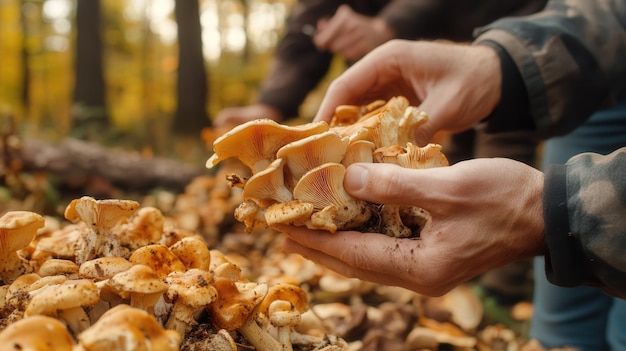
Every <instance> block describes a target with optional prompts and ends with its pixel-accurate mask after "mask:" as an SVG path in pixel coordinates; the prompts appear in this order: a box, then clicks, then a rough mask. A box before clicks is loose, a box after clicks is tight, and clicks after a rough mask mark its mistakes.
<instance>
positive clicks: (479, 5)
mask: <svg viewBox="0 0 626 351" xmlns="http://www.w3.org/2000/svg"><path fill="white" fill-rule="evenodd" d="M545 3H546V0H505V1H503V0H396V1H389V0H387V1H383V0H369V1H335V0H302V1H299V2H298V3H297V4H296V5H294V8H293V9H292V13H291V15H290V17H289V20H288V23H287V29H286V34H285V36H284V37H283V38H282V40H281V41H280V43H279V44H278V47H277V49H276V55H275V60H274V62H273V64H272V66H271V68H270V71H269V74H268V76H267V77H266V79H265V81H264V83H263V85H262V87H261V91H260V94H259V102H261V103H265V104H268V105H271V106H274V107H276V108H277V109H278V110H280V111H281V113H282V114H283V116H284V117H285V118H290V117H295V116H297V115H298V108H299V106H300V105H301V104H302V102H303V101H304V99H305V98H306V96H307V94H308V93H309V92H310V91H312V90H313V89H314V88H315V87H316V86H317V84H318V83H319V82H320V81H321V80H322V79H323V78H324V76H325V75H326V73H327V72H328V70H329V67H330V64H331V60H332V57H333V55H332V54H331V53H329V52H320V51H318V50H317V48H316V47H315V45H314V44H313V42H312V39H311V37H310V36H308V35H306V34H304V33H303V28H304V27H305V26H306V25H313V26H314V25H315V24H316V23H317V21H318V19H320V18H325V17H330V16H332V15H333V14H334V13H335V11H336V10H337V8H338V7H339V6H340V5H341V4H348V5H349V6H350V7H351V8H352V9H353V10H354V11H356V12H358V13H361V14H364V15H368V16H378V17H380V18H383V19H385V21H386V22H387V23H388V24H389V26H390V27H391V28H393V29H394V31H395V32H396V36H397V38H400V39H449V40H454V41H470V40H471V39H472V31H473V30H474V29H475V28H476V27H479V26H483V25H486V24H488V23H490V22H492V21H494V20H496V19H498V18H501V17H505V16H517V15H525V14H530V13H534V12H536V11H539V10H541V9H542V8H543V6H544V5H545Z"/></svg>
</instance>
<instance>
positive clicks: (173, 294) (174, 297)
mask: <svg viewBox="0 0 626 351" xmlns="http://www.w3.org/2000/svg"><path fill="white" fill-rule="evenodd" d="M166 282H167V284H168V285H169V287H168V290H167V292H166V295H165V297H166V300H168V301H172V302H173V303H174V307H173V308H172V312H171V314H170V318H169V319H168V320H167V324H166V327H167V329H171V330H175V331H177V332H178V333H179V334H180V335H181V336H183V337H184V336H185V333H186V332H187V330H188V329H189V328H190V327H191V326H193V325H195V324H196V323H197V322H196V320H195V319H194V313H195V312H196V311H198V310H199V309H201V308H204V307H205V306H206V305H208V304H210V303H212V302H213V301H215V299H216V298H217V290H216V289H215V288H214V287H213V285H212V283H213V276H212V275H211V273H209V272H208V271H203V270H201V269H197V268H192V269H190V270H188V271H186V272H184V273H181V272H172V273H170V275H168V276H167V279H166Z"/></svg>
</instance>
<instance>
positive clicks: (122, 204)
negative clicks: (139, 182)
mask: <svg viewBox="0 0 626 351" xmlns="http://www.w3.org/2000/svg"><path fill="white" fill-rule="evenodd" d="M138 208H139V203H138V202H136V201H131V200H117V199H109V200H96V199H94V198H92V197H89V196H83V197H81V198H80V199H74V200H72V202H70V204H69V205H68V206H67V207H66V208H65V218H66V219H67V220H69V221H71V222H74V223H76V222H79V221H82V222H84V223H86V224H87V225H88V226H89V227H90V228H91V232H89V233H88V238H85V239H86V240H85V241H86V246H85V247H84V248H82V250H77V252H76V263H77V264H78V265H80V264H82V263H83V262H85V261H87V260H90V259H93V258H95V257H100V256H121V255H122V252H121V250H120V241H119V237H118V235H117V233H114V232H113V227H115V226H116V225H117V224H119V223H120V222H121V221H124V220H126V219H127V218H129V217H130V216H131V215H132V214H133V213H134V212H135V211H136V210H137V209H138Z"/></svg>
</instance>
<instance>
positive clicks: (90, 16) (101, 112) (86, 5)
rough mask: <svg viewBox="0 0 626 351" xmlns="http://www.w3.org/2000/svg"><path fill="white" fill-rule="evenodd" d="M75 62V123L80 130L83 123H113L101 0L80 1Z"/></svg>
mask: <svg viewBox="0 0 626 351" xmlns="http://www.w3.org/2000/svg"><path fill="white" fill-rule="evenodd" d="M75 62H76V63H75V64H76V86H75V88H74V108H73V116H72V118H73V124H74V127H77V128H79V130H80V129H81V128H82V126H81V125H83V124H91V125H94V124H95V128H100V127H103V126H105V127H108V126H110V123H109V120H108V115H107V111H106V107H105V98H104V97H105V90H104V72H103V64H102V38H101V34H100V0H80V1H77V2H76V61H75ZM87 128H89V127H87ZM81 131H82V130H81ZM97 132H102V130H98V131H97Z"/></svg>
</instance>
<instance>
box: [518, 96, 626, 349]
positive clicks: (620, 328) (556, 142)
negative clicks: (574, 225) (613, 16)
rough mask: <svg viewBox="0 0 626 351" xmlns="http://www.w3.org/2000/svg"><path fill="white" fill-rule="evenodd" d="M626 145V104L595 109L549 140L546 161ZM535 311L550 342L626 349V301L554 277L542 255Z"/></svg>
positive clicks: (540, 335)
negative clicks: (566, 285) (557, 282)
mask: <svg viewBox="0 0 626 351" xmlns="http://www.w3.org/2000/svg"><path fill="white" fill-rule="evenodd" d="M622 146H626V104H621V105H619V106H617V107H615V108H613V109H610V110H604V111H600V112H598V113H596V114H594V115H593V116H592V117H591V119H590V120H589V121H588V122H587V123H586V124H584V125H582V126H580V127H579V128H577V129H576V130H574V131H573V132H572V133H570V134H568V135H566V136H563V137H557V138H553V139H550V140H549V141H547V142H546V144H545V149H544V155H543V162H542V163H543V166H544V167H545V165H547V164H549V163H565V162H566V161H567V160H568V159H569V158H570V157H571V156H573V155H576V154H578V153H581V152H587V151H591V152H598V153H601V154H608V153H610V152H612V151H614V150H615V149H618V148H620V147H622ZM534 273H535V274H534V275H535V287H534V315H533V319H532V322H531V329H530V336H531V337H533V338H536V339H537V340H538V341H539V342H540V343H541V344H542V345H544V346H545V347H559V346H565V345H568V346H573V347H578V348H580V349H581V350H582V351H603V350H613V351H621V350H626V301H624V300H620V299H617V298H613V297H610V296H608V295H605V294H604V293H602V292H601V291H600V290H599V289H596V288H590V287H575V288H562V287H558V286H555V285H553V284H551V283H549V282H548V281H547V279H546V276H545V269H544V260H543V257H538V258H536V259H535V262H534Z"/></svg>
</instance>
